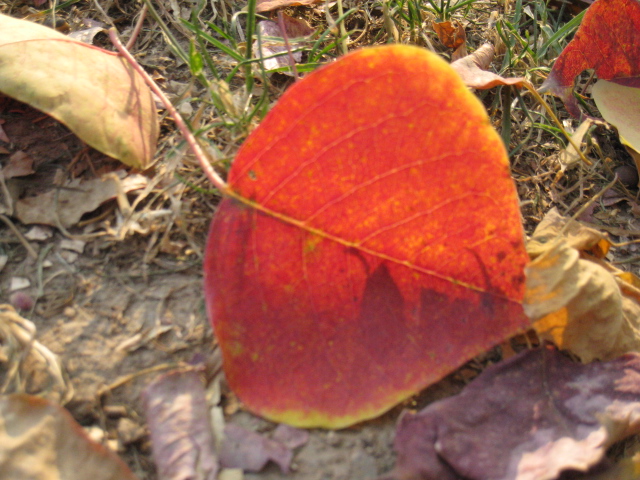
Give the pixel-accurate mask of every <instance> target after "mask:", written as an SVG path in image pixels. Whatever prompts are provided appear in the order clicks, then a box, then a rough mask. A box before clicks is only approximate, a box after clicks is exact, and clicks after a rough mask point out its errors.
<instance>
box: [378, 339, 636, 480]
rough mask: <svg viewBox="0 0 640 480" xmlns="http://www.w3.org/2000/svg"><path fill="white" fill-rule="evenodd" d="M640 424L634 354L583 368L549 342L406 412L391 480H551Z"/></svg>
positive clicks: (586, 463) (587, 462)
mask: <svg viewBox="0 0 640 480" xmlns="http://www.w3.org/2000/svg"><path fill="white" fill-rule="evenodd" d="M639 431H640V356H639V355H637V354H629V355H624V356H622V357H620V358H618V359H616V360H613V361H611V362H606V363H591V364H588V365H582V364H580V363H576V362H573V361H571V360H570V359H568V358H567V357H565V356H563V355H562V354H561V353H559V352H557V351H556V350H555V349H553V348H540V349H536V350H528V351H525V352H523V353H521V354H519V355H517V356H515V357H512V358H511V359H509V360H507V361H504V362H501V363H499V364H496V365H493V366H491V367H489V368H487V369H486V370H485V371H484V372H483V373H482V374H481V375H480V376H479V377H478V378H477V379H476V380H474V381H473V382H472V383H471V384H469V385H468V386H467V387H466V388H465V389H464V390H463V391H462V393H460V394H459V395H456V396H454V397H450V398H447V399H445V400H441V401H439V402H436V403H433V404H431V405H429V406H428V407H427V408H426V409H424V410H423V411H421V412H420V413H418V414H410V413H409V414H405V415H404V416H403V417H402V418H401V419H400V422H399V425H398V430H397V433H396V439H395V448H396V450H397V451H398V462H397V466H396V469H395V470H394V471H393V472H392V473H391V474H390V475H389V476H388V477H387V480H388V479H395V480H400V479H412V480H436V479H437V480H462V479H465V480H486V479H491V480H545V479H548V480H550V479H554V478H557V477H558V475H559V474H561V472H563V471H566V470H577V471H580V472H585V471H587V470H589V469H590V468H591V467H593V466H595V465H597V464H599V462H601V460H602V459H603V458H604V455H605V452H606V450H607V448H608V447H609V446H611V445H612V444H613V443H615V442H617V441H619V440H621V439H623V438H626V437H627V436H629V435H632V434H634V433H637V432H639Z"/></svg>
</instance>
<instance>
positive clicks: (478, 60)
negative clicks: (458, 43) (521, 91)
mask: <svg viewBox="0 0 640 480" xmlns="http://www.w3.org/2000/svg"><path fill="white" fill-rule="evenodd" d="M494 55H495V49H494V47H493V45H491V44H490V43H485V44H484V45H482V46H481V47H480V48H478V49H477V50H476V51H475V52H473V53H472V54H471V55H467V56H466V57H462V58H461V59H459V60H456V61H455V62H453V63H452V64H451V67H452V68H453V69H454V70H455V71H456V72H458V74H459V75H460V76H461V77H462V81H463V82H464V84H465V85H466V86H467V87H471V88H477V89H479V90H487V89H489V88H493V87H496V86H498V85H516V86H521V85H522V83H523V82H524V81H525V79H524V78H523V77H513V78H504V77H501V76H500V75H498V74H496V73H493V72H488V71H487V70H486V69H487V68H489V66H490V65H491V62H492V61H493V57H494Z"/></svg>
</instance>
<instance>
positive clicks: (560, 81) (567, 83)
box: [541, 0, 640, 116]
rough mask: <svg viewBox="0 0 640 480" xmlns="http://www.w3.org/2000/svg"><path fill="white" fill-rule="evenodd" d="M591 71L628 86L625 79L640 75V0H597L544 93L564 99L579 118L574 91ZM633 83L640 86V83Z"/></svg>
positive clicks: (554, 69) (552, 71) (561, 56)
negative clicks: (576, 83) (576, 82)
mask: <svg viewBox="0 0 640 480" xmlns="http://www.w3.org/2000/svg"><path fill="white" fill-rule="evenodd" d="M588 68H593V69H595V71H596V74H597V75H598V77H599V78H600V79H603V80H612V79H618V80H619V81H620V82H622V83H625V84H626V81H628V80H625V79H628V78H629V77H638V76H640V1H639V0H597V1H595V2H594V3H593V5H592V6H591V7H589V8H588V9H587V11H586V13H585V15H584V18H583V19H582V23H581V24H580V28H579V29H578V31H577V32H576V35H575V37H574V38H573V40H572V41H571V42H569V45H567V46H566V48H565V49H564V50H563V51H562V53H561V54H560V56H559V57H558V59H557V61H556V62H555V63H554V65H553V68H552V70H551V73H550V74H549V78H547V80H546V81H545V82H544V84H543V85H542V87H541V90H542V91H550V92H551V93H553V94H554V95H557V96H559V97H560V98H562V100H563V101H564V102H565V105H566V107H567V110H568V111H569V112H570V113H571V114H572V115H575V116H579V115H580V110H579V108H578V105H577V103H576V101H575V99H574V98H573V96H572V95H571V90H572V88H573V80H574V79H575V78H576V76H577V75H578V74H580V73H581V72H583V71H584V70H586V69H588ZM631 82H632V83H633V85H636V86H640V85H637V84H640V82H637V80H635V81H634V80H631Z"/></svg>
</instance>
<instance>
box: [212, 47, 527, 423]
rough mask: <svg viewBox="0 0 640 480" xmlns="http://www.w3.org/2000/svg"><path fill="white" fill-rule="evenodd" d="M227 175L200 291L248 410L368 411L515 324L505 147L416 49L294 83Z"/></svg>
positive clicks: (517, 288) (438, 62) (305, 415)
mask: <svg viewBox="0 0 640 480" xmlns="http://www.w3.org/2000/svg"><path fill="white" fill-rule="evenodd" d="M425 78H429V81H430V83H429V87H428V88H425V84H424V79H425ZM460 122H462V123H460ZM228 182H229V185H230V188H231V189H232V195H233V196H235V198H227V199H225V200H223V202H222V203H221V204H220V206H219V207H218V211H217V212H216V215H215V218H214V219H213V221H212V224H211V229H210V233H209V240H208V245H207V255H206V258H205V295H206V299H207V308H208V313H209V317H210V318H211V320H212V323H213V326H214V329H215V333H216V337H217V339H218V341H219V344H220V347H221V350H222V354H223V360H224V368H225V373H226V375H227V378H228V380H229V384H230V386H231V388H232V389H233V390H234V391H235V392H236V394H237V395H238V396H239V397H240V399H241V400H242V401H243V402H244V404H245V405H246V406H247V407H248V408H249V409H251V410H252V411H254V412H257V413H259V414H260V415H263V416H266V417H268V418H271V419H275V420H277V421H281V422H285V423H289V424H293V425H297V426H325V427H333V428H338V427H344V426H347V425H350V424H353V423H355V422H358V421H361V420H364V419H367V418H372V417H375V416H377V415H379V414H380V413H382V412H384V411H386V410H388V409H389V408H391V407H392V406H393V405H395V404H396V403H398V402H399V401H402V400H403V399H405V398H407V397H409V396H410V395H412V394H413V393H415V392H416V391H418V390H420V389H421V388H423V387H425V386H426V385H429V384H430V383H433V382H435V381H437V380H439V379H440V378H442V377H443V376H444V375H446V374H447V373H448V372H450V371H451V370H453V369H455V368H457V367H458V366H459V365H461V364H462V363H463V362H465V361H466V360H468V359H469V358H472V357H474V356H475V355H477V354H478V353H480V352H482V351H484V350H486V349H487V348H489V347H491V346H493V345H495V344H496V343H498V342H500V341H501V340H502V339H504V338H505V337H508V336H509V335H511V334H513V333H515V332H516V331H519V330H520V329H522V328H523V327H525V326H526V325H528V319H527V318H525V316H524V314H523V313H522V306H521V304H520V301H521V299H522V295H523V268H524V265H525V263H526V262H527V256H526V254H525V252H524V248H523V237H522V229H521V226H520V213H519V208H518V202H517V198H516V193H515V189H514V185H513V182H512V180H511V177H510V173H509V165H508V159H507V156H506V153H505V151H504V147H503V144H502V141H501V140H500V138H499V136H498V135H497V133H496V132H495V131H494V130H493V129H492V128H491V126H490V122H489V119H488V117H487V115H486V112H485V110H484V107H483V106H482V104H481V103H480V102H479V101H478V100H477V98H476V97H475V96H473V94H471V93H470V92H469V91H468V89H467V88H466V87H464V85H463V84H462V82H461V81H460V79H459V77H458V76H457V74H456V73H454V71H453V70H452V69H451V67H450V66H449V65H447V64H446V62H444V61H443V60H442V59H440V58H439V57H437V56H436V55H434V54H432V53H430V52H428V51H426V50H423V49H418V48H415V47H409V46H390V47H378V48H371V49H363V50H360V51H357V52H355V53H352V54H350V55H347V56H345V57H343V58H341V59H340V60H338V61H337V62H334V63H332V64H329V65H328V66H326V67H324V68H322V69H320V70H318V71H316V72H314V73H313V74H311V75H309V76H307V77H305V79H303V80H302V81H301V82H298V83H296V84H295V85H294V86H293V87H291V88H290V89H289V90H288V91H287V93H285V95H284V96H283V97H282V98H281V100H280V101H279V102H278V104H277V105H276V106H275V107H274V108H273V109H272V111H271V112H270V113H269V115H268V116H267V117H266V118H265V119H264V121H263V122H262V124H261V125H260V127H259V128H258V129H256V130H255V131H254V132H253V134H252V135H251V136H250V137H249V139H248V140H247V141H246V142H245V144H244V145H243V147H242V149H241V151H240V152H239V154H238V156H237V157H236V159H235V161H234V164H233V166H232V168H231V171H230V173H229V180H228Z"/></svg>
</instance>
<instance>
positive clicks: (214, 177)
mask: <svg viewBox="0 0 640 480" xmlns="http://www.w3.org/2000/svg"><path fill="white" fill-rule="evenodd" d="M109 38H110V39H111V42H112V43H113V45H114V46H115V47H116V48H117V49H118V52H119V53H120V55H122V56H123V57H124V58H126V59H127V61H128V62H129V64H130V65H131V67H132V68H133V69H134V70H135V71H136V72H138V73H139V74H140V75H141V76H142V78H144V80H145V82H147V85H149V88H151V90H152V91H153V93H155V94H156V95H157V96H158V97H159V98H160V100H161V101H162V103H163V105H164V106H165V108H166V109H167V111H168V112H169V115H171V117H172V118H173V121H174V122H175V123H176V125H177V126H178V128H179V129H180V132H181V133H182V135H184V138H185V140H186V141H187V144H188V145H189V148H191V151H192V152H193V153H194V155H195V156H196V158H197V159H198V162H199V163H200V167H201V168H202V170H203V171H204V173H205V175H206V176H207V178H208V179H209V181H210V182H211V183H212V184H213V185H214V186H215V187H216V188H217V189H218V190H219V191H220V192H221V193H227V192H229V187H228V185H227V184H226V182H225V181H224V180H223V179H222V177H220V175H218V174H217V173H216V171H215V170H214V169H213V167H212V166H211V163H210V162H209V160H208V158H207V156H206V155H205V153H204V151H203V150H202V148H201V147H200V144H199V143H198V141H197V140H196V138H195V137H194V136H193V134H192V133H191V131H190V130H189V127H187V124H186V123H185V122H184V120H183V119H182V117H181V116H180V114H179V113H178V111H177V110H176V109H175V108H174V106H173V105H172V104H171V102H170V101H169V99H168V98H167V97H166V95H165V94H164V92H163V91H162V90H160V87H158V85H156V82H154V81H153V79H152V78H151V77H150V76H149V75H148V74H147V72H145V71H144V70H143V69H142V67H141V66H140V65H139V64H138V62H136V60H135V59H134V58H133V56H132V55H131V54H130V53H129V51H128V50H127V49H126V48H125V47H124V45H122V42H120V40H119V39H118V35H117V33H116V29H115V28H110V29H109Z"/></svg>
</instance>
